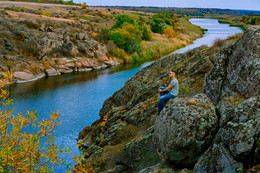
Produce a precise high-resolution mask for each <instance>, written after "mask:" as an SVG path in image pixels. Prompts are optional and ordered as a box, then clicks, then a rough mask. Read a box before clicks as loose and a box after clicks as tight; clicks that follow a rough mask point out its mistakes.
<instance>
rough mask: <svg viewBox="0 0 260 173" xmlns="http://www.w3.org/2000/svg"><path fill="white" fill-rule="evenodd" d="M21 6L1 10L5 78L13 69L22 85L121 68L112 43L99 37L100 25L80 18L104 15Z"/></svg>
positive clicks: (47, 6)
mask: <svg viewBox="0 0 260 173" xmlns="http://www.w3.org/2000/svg"><path fill="white" fill-rule="evenodd" d="M21 4H22V3H14V4H12V3H11V2H10V3H8V2H3V3H2V4H1V5H3V7H0V73H2V72H6V71H8V70H12V71H13V72H14V81H15V82H18V83H19V82H26V81H31V80H36V79H37V78H40V77H44V76H53V75H59V74H62V73H71V72H79V71H91V70H96V69H100V68H105V67H107V66H113V65H118V64H119V62H118V61H117V60H116V59H115V58H113V57H112V58H109V57H107V55H106V54H107V47H106V44H105V43H104V42H102V41H100V40H99V37H98V34H97V33H98V32H99V31H98V29H97V28H98V27H99V28H100V27H101V26H98V22H95V21H93V22H91V21H87V20H82V19H80V18H81V16H78V17H77V20H76V19H75V16H77V15H83V16H85V15H87V14H89V15H97V14H98V12H93V11H91V10H88V11H87V10H83V9H81V8H80V7H70V6H56V7H54V8H52V7H51V5H50V4H29V5H28V4H26V3H25V4H22V5H21ZM15 6H16V7H15ZM45 13H46V14H45ZM99 13H100V15H101V12H99ZM73 14H74V15H73ZM73 16H74V18H73ZM104 18H105V17H104ZM107 21H108V22H110V23H113V22H114V21H113V19H109V20H107ZM102 23H103V24H105V22H102Z"/></svg>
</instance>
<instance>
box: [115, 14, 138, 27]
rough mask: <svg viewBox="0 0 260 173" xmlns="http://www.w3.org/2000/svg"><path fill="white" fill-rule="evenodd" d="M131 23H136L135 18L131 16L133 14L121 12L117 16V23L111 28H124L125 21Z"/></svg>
mask: <svg viewBox="0 0 260 173" xmlns="http://www.w3.org/2000/svg"><path fill="white" fill-rule="evenodd" d="M125 22H126V23H130V24H134V19H132V18H131V16H129V15H127V14H121V15H119V16H118V17H117V21H116V24H115V25H113V26H112V28H111V29H117V28H122V25H123V24H124V23H125Z"/></svg>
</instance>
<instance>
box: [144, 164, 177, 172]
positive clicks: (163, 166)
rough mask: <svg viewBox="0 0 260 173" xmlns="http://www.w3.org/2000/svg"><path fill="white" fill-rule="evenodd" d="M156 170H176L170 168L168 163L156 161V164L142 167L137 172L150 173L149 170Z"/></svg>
mask: <svg viewBox="0 0 260 173" xmlns="http://www.w3.org/2000/svg"><path fill="white" fill-rule="evenodd" d="M156 170H161V171H163V172H167V173H174V172H176V171H174V170H173V169H172V168H170V167H169V165H167V164H165V163H158V164H156V165H153V166H151V167H147V168H145V169H142V170H141V171H139V173H151V172H155V171H156Z"/></svg>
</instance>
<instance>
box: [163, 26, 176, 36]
mask: <svg viewBox="0 0 260 173" xmlns="http://www.w3.org/2000/svg"><path fill="white" fill-rule="evenodd" d="M164 34H165V35H166V36H167V37H169V38H173V37H174V36H175V32H174V31H173V29H171V28H167V29H165V30H164Z"/></svg>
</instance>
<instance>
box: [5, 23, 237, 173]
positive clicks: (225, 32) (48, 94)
mask: <svg viewBox="0 0 260 173" xmlns="http://www.w3.org/2000/svg"><path fill="white" fill-rule="evenodd" d="M190 22H191V23H193V24H195V25H198V26H200V27H202V28H205V29H208V31H207V32H206V33H205V35H204V36H203V37H202V38H200V39H197V40H196V41H194V43H193V44H191V45H189V46H187V47H185V48H182V49H179V50H177V51H176V52H174V53H182V52H185V51H187V50H189V49H192V48H194V47H199V46H201V45H212V44H213V42H214V41H215V40H216V39H225V38H227V37H228V36H231V35H233V34H236V33H241V32H242V30H241V29H240V28H237V27H230V26H229V25H227V24H219V23H218V21H217V20H215V19H196V18H194V19H190ZM150 63H151V62H148V63H144V64H135V65H128V66H120V67H115V68H110V69H105V70H101V71H93V72H81V73H73V74H66V75H61V76H53V77H49V78H43V79H40V80H37V81H33V82H29V83H24V84H15V85H11V86H9V91H10V97H11V98H12V99H13V100H14V101H13V103H14V105H15V113H23V114H25V113H26V110H34V109H37V112H38V117H39V118H40V119H46V118H48V117H49V114H50V113H51V112H52V111H57V110H58V111H59V113H60V118H59V120H60V121H61V122H62V124H61V125H60V126H58V127H57V128H56V130H55V131H56V132H55V136H56V143H57V145H59V146H66V147H71V148H72V150H71V153H72V154H78V153H79V150H78V149H77V148H76V139H77V137H78V133H79V132H80V131H81V130H82V129H83V128H84V127H86V126H87V125H91V124H92V123H93V122H94V121H96V120H97V119H98V118H99V111H100V109H101V107H102V104H103V102H104V101H105V99H107V98H108V97H109V96H111V95H112V94H113V93H114V92H115V91H117V90H119V89H120V88H122V87H123V86H124V83H125V82H126V81H127V80H128V79H129V78H130V77H132V76H134V75H135V74H136V73H137V72H138V71H139V70H140V69H141V68H143V67H145V66H147V65H149V64H150ZM67 161H68V162H69V163H73V161H72V160H71V159H69V158H68V159H67ZM64 170H65V168H62V169H59V170H58V169H57V171H56V172H59V171H60V172H64Z"/></svg>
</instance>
